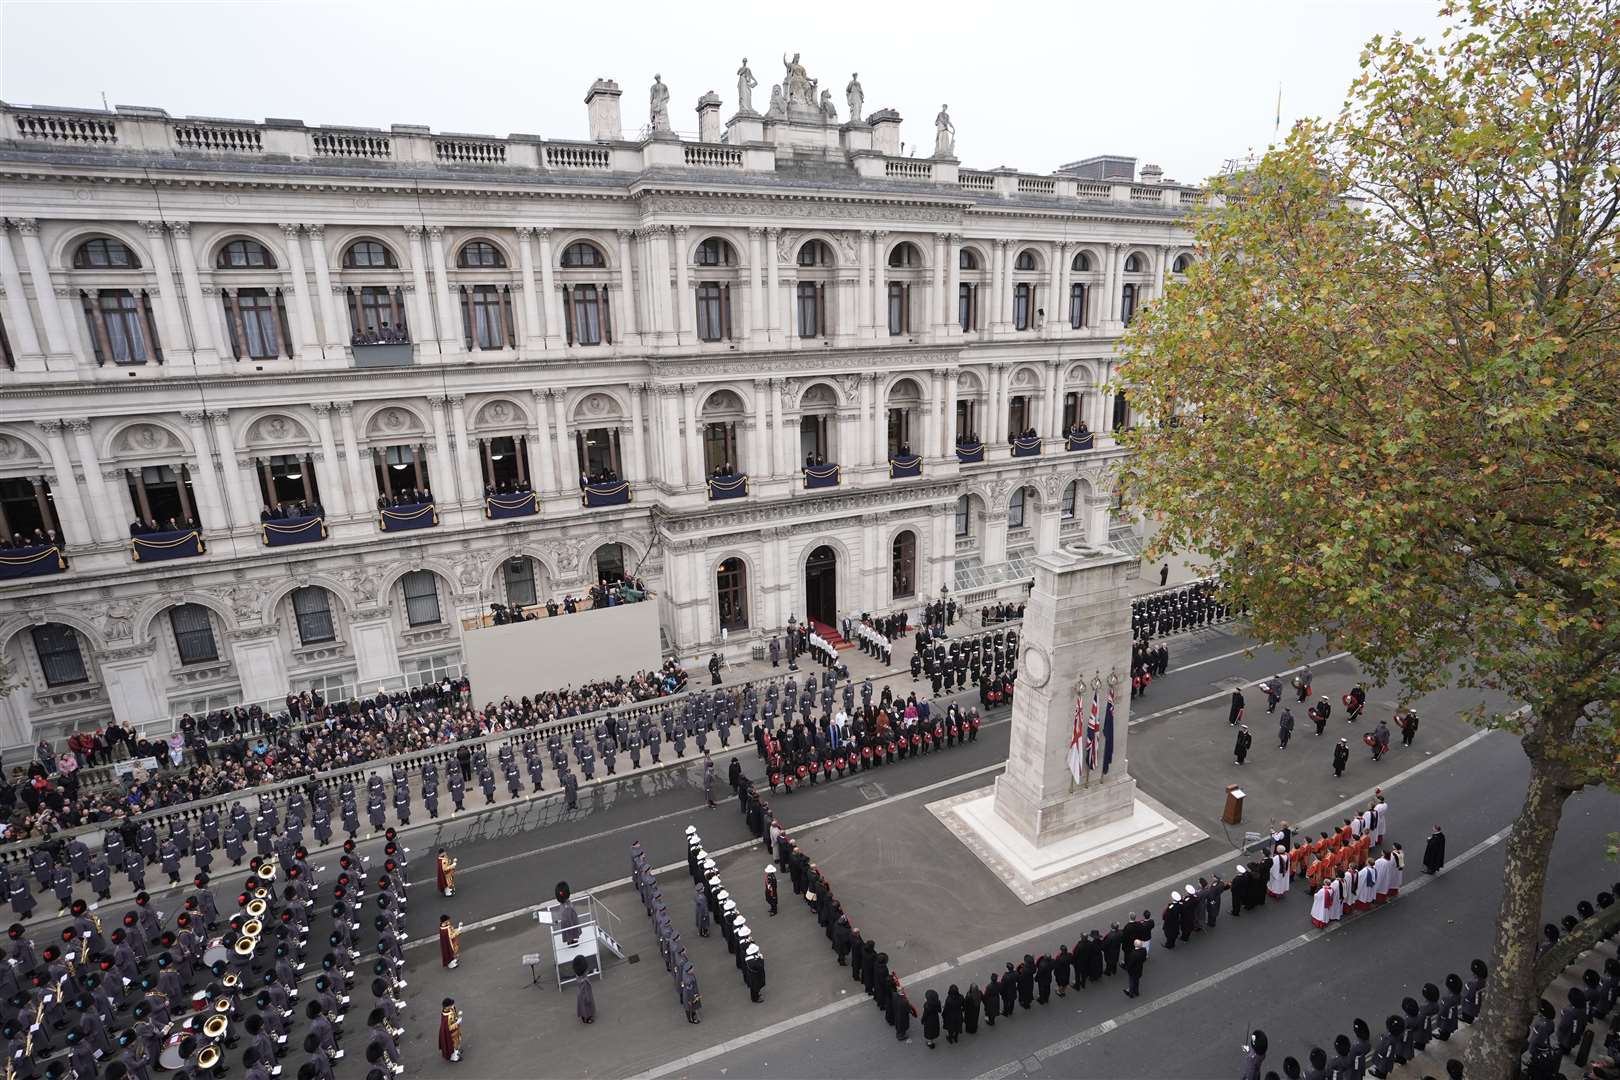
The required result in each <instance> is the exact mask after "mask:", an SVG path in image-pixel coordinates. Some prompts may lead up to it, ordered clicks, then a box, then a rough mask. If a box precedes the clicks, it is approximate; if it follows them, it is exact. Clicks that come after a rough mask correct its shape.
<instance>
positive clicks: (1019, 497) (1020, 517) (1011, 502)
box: [1007, 488, 1027, 529]
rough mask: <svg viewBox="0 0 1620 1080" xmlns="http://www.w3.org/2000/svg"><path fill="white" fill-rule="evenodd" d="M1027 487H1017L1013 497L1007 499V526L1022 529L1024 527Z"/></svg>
mask: <svg viewBox="0 0 1620 1080" xmlns="http://www.w3.org/2000/svg"><path fill="white" fill-rule="evenodd" d="M1026 490H1027V489H1026V488H1015V489H1014V490H1013V493H1012V496H1011V498H1009V499H1008V500H1007V528H1009V529H1022V528H1023V527H1024V492H1025V491H1026Z"/></svg>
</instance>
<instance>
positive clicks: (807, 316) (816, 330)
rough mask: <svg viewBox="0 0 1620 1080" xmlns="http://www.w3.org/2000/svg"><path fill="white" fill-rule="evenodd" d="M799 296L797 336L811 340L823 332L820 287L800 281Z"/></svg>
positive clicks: (809, 282)
mask: <svg viewBox="0 0 1620 1080" xmlns="http://www.w3.org/2000/svg"><path fill="white" fill-rule="evenodd" d="M798 296H799V336H800V337H802V338H813V337H818V336H820V335H821V334H822V333H823V332H824V331H825V322H824V316H823V312H822V310H821V308H822V304H821V286H820V285H817V284H816V283H815V282H813V281H801V282H799V288H798Z"/></svg>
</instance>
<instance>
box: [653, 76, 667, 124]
mask: <svg viewBox="0 0 1620 1080" xmlns="http://www.w3.org/2000/svg"><path fill="white" fill-rule="evenodd" d="M648 96H649V99H650V103H649V106H650V107H649V109H648V111H649V113H650V114H651V117H650V118H651V121H652V129H653V130H654V131H668V130H670V127H669V87H667V86H665V85H664V80H663V76H661V75H654V76H653V84H652V90H651V92H650V94H649V95H648Z"/></svg>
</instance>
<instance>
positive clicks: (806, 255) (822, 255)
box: [799, 240, 832, 266]
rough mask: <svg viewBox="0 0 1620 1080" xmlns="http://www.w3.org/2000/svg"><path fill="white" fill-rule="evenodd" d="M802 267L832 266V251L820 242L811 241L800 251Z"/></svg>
mask: <svg viewBox="0 0 1620 1080" xmlns="http://www.w3.org/2000/svg"><path fill="white" fill-rule="evenodd" d="M799 265H800V266H831V265H832V251H831V250H830V249H828V247H827V245H826V244H824V243H822V242H821V241H820V240H810V241H808V242H806V243H805V245H804V246H803V247H801V248H800V249H799Z"/></svg>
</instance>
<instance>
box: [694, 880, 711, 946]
mask: <svg viewBox="0 0 1620 1080" xmlns="http://www.w3.org/2000/svg"><path fill="white" fill-rule="evenodd" d="M692 914H693V916H694V917H695V918H696V920H697V932H698V937H708V936H709V894H708V892H707V891H706V890H705V889H704V888H703V884H702V883H701V882H699V883H698V884H696V885H694V886H692Z"/></svg>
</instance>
